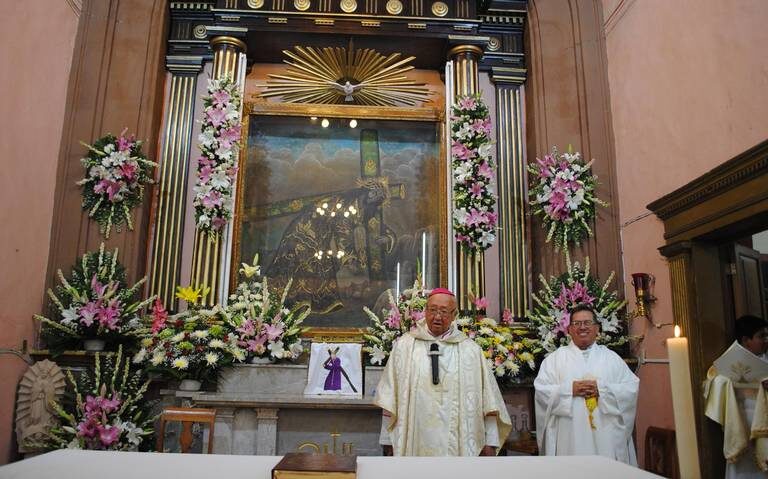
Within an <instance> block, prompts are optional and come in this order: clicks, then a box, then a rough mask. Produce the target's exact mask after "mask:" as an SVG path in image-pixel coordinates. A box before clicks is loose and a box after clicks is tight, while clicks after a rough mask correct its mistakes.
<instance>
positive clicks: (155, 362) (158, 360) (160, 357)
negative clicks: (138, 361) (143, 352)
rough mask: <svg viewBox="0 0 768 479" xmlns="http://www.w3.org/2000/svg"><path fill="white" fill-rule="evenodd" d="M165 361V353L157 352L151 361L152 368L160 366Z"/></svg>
mask: <svg viewBox="0 0 768 479" xmlns="http://www.w3.org/2000/svg"><path fill="white" fill-rule="evenodd" d="M163 361H165V351H157V352H155V354H153V355H152V359H150V360H149V362H150V363H151V364H152V366H159V365H160V364H161V363H162V362H163Z"/></svg>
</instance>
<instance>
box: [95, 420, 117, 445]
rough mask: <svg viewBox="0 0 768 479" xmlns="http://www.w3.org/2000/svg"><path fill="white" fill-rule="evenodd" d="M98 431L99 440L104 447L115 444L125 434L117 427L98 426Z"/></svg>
mask: <svg viewBox="0 0 768 479" xmlns="http://www.w3.org/2000/svg"><path fill="white" fill-rule="evenodd" d="M96 430H97V431H98V432H99V440H100V441H101V443H102V444H103V445H104V447H109V446H111V445H112V444H114V443H115V442H116V441H117V440H118V439H119V438H120V433H121V432H123V431H122V430H121V429H120V428H119V427H117V426H106V427H104V426H101V425H99V426H96Z"/></svg>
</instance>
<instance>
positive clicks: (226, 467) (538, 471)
mask: <svg viewBox="0 0 768 479" xmlns="http://www.w3.org/2000/svg"><path fill="white" fill-rule="evenodd" d="M279 460H280V457H279V456H230V455H215V454H214V455H206V454H159V453H152V452H104V451H76V450H61V451H55V452H50V453H48V454H43V455H42V456H37V457H34V458H31V459H26V460H24V461H20V462H16V463H13V464H9V465H6V466H2V467H0V478H2V479H21V478H24V479H49V478H50V479H54V478H56V479H59V478H66V479H124V478H162V479H169V478H180V479H240V478H242V479H270V477H271V471H272V467H274V465H275V464H277V462H278V461H279ZM357 477H358V478H359V479H392V478H396V479H405V478H412V477H413V478H416V477H419V478H430V477H436V478H440V479H454V478H455V479H459V478H461V479H466V478H469V479H497V478H504V477H509V478H514V479H520V478H533V479H545V478H557V479H564V478H567V479H596V478H620V479H646V478H658V477H660V476H657V475H655V474H651V473H649V472H645V471H643V470H640V469H637V468H634V467H630V466H627V465H625V464H622V463H619V462H616V461H612V460H610V459H606V458H603V457H596V456H570V457H472V458H459V457H448V458H443V457H398V458H391V457H358V459H357Z"/></svg>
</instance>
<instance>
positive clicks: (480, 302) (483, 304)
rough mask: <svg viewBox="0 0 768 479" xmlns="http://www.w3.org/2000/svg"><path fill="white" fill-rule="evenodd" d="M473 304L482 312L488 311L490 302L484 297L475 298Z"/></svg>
mask: <svg viewBox="0 0 768 479" xmlns="http://www.w3.org/2000/svg"><path fill="white" fill-rule="evenodd" d="M472 303H474V305H475V307H476V308H477V309H480V310H486V309H488V300H487V299H486V298H485V296H483V297H482V298H475V299H474V300H473V301H472Z"/></svg>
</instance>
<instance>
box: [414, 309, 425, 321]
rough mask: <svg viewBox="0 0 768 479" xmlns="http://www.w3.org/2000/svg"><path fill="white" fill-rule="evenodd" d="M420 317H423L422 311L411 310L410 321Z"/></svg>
mask: <svg viewBox="0 0 768 479" xmlns="http://www.w3.org/2000/svg"><path fill="white" fill-rule="evenodd" d="M422 319H424V311H411V320H412V321H414V322H415V321H421V320H422Z"/></svg>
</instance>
